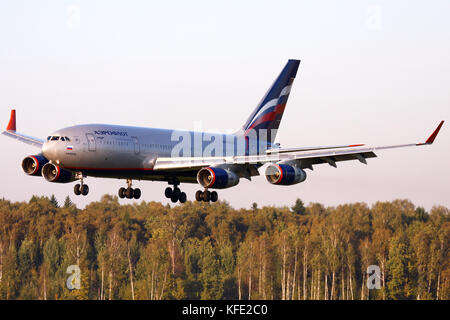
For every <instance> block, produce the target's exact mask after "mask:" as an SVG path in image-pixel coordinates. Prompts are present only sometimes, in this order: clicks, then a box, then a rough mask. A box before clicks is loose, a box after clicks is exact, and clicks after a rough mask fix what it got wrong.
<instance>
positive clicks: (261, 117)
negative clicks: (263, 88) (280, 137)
mask: <svg viewBox="0 0 450 320" xmlns="http://www.w3.org/2000/svg"><path fill="white" fill-rule="evenodd" d="M293 81H294V78H291V79H289V83H288V85H287V86H285V87H284V88H283V89H282V90H281V93H280V95H279V97H278V98H275V99H272V100H270V101H268V102H267V103H266V104H265V105H263V106H262V107H261V108H260V109H259V111H258V112H257V113H256V114H255V116H254V117H253V118H252V120H251V121H250V123H249V124H248V126H247V127H246V128H244V129H245V131H246V133H247V132H248V131H250V130H252V129H256V127H257V126H258V125H260V124H262V123H265V122H272V121H275V120H281V116H282V115H283V112H284V108H285V107H286V103H287V100H288V97H289V93H290V92H291V87H292V82H293ZM277 116H279V118H280V119H277ZM273 129H278V126H277V127H276V128H273Z"/></svg>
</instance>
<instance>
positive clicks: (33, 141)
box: [2, 110, 44, 148]
mask: <svg viewBox="0 0 450 320" xmlns="http://www.w3.org/2000/svg"><path fill="white" fill-rule="evenodd" d="M2 134H4V135H5V136H7V137H10V138H13V139H17V140H19V141H22V142H24V143H26V144H29V145H32V146H35V147H38V148H42V145H43V144H44V141H43V140H41V139H38V138H34V137H30V136H27V135H25V134H23V133H19V132H17V131H16V110H11V117H10V119H9V123H8V126H7V127H6V130H5V131H3V132H2Z"/></svg>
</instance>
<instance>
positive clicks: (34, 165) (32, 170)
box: [22, 155, 48, 176]
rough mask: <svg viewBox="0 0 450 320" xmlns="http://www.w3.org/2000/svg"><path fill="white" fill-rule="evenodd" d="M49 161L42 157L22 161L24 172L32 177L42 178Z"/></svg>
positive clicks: (37, 156)
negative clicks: (43, 169) (43, 170)
mask: <svg viewBox="0 0 450 320" xmlns="http://www.w3.org/2000/svg"><path fill="white" fill-rule="evenodd" d="M46 163H48V160H47V159H46V158H45V157H44V156H42V155H34V156H28V157H26V158H25V159H23V160H22V169H23V171H24V172H25V173H26V174H28V175H30V176H40V175H41V173H42V168H43V167H44V165H45V164H46Z"/></svg>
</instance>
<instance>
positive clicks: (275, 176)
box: [265, 163, 306, 186]
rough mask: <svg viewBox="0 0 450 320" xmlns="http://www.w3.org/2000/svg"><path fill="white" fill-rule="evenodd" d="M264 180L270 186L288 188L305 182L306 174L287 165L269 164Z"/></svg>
mask: <svg viewBox="0 0 450 320" xmlns="http://www.w3.org/2000/svg"><path fill="white" fill-rule="evenodd" d="M265 174H266V179H267V181H269V182H270V183H271V184H279V185H284V186H290V185H293V184H297V183H300V182H303V181H305V180H306V172H305V171H303V170H302V169H300V168H296V167H293V166H290V165H288V164H274V163H273V164H270V165H269V166H268V167H267V168H266V173H265Z"/></svg>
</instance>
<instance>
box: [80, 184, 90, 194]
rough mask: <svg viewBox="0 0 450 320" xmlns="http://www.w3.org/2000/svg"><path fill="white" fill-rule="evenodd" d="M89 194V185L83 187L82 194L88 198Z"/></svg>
mask: <svg viewBox="0 0 450 320" xmlns="http://www.w3.org/2000/svg"><path fill="white" fill-rule="evenodd" d="M88 193H89V187H88V185H87V184H83V185H82V186H81V194H82V195H83V196H87V194H88Z"/></svg>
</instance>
